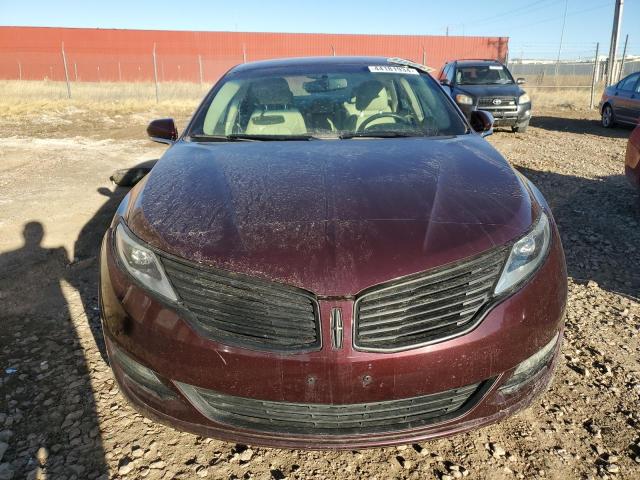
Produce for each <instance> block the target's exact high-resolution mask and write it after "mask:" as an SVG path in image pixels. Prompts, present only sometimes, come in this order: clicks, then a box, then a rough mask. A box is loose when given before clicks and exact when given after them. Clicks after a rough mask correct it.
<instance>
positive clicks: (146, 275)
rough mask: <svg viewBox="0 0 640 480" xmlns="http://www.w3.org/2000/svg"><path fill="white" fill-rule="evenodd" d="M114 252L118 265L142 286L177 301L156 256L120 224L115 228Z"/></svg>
mask: <svg viewBox="0 0 640 480" xmlns="http://www.w3.org/2000/svg"><path fill="white" fill-rule="evenodd" d="M116 251H117V254H118V258H119V259H120V263H122V265H123V266H124V267H125V268H126V269H127V272H129V273H130V274H131V275H132V276H133V277H134V278H135V279H136V280H138V281H139V282H140V283H141V284H142V285H144V286H145V287H147V288H148V289H149V290H151V291H153V292H156V293H159V294H160V295H162V296H163V297H166V298H168V299H169V300H173V301H177V300H178V297H177V295H176V293H175V292H174V291H173V287H172V286H171V283H169V279H167V275H166V274H165V273H164V268H162V265H161V264H160V260H158V257H156V254H155V253H153V252H152V251H151V250H149V249H148V248H146V247H144V246H143V245H141V243H140V241H139V240H137V239H135V238H134V237H133V234H131V233H130V232H129V231H128V229H127V228H126V227H125V226H124V225H123V224H122V223H120V224H119V225H118V226H117V227H116Z"/></svg>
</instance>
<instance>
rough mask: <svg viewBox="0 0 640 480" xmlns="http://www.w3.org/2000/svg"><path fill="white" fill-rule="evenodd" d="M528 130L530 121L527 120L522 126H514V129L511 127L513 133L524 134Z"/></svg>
mask: <svg viewBox="0 0 640 480" xmlns="http://www.w3.org/2000/svg"><path fill="white" fill-rule="evenodd" d="M527 128H529V120H527V121H526V122H525V123H521V124H520V125H514V126H513V127H511V131H512V132H513V133H524V132H526V131H527Z"/></svg>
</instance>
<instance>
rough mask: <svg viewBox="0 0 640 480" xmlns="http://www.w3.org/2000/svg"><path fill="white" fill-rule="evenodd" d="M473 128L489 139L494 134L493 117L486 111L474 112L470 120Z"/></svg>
mask: <svg viewBox="0 0 640 480" xmlns="http://www.w3.org/2000/svg"><path fill="white" fill-rule="evenodd" d="M469 122H470V123H471V128H473V130H474V131H476V132H478V133H479V134H480V135H482V136H483V137H487V136H489V135H491V134H492V133H493V122H494V119H493V115H491V114H490V113H489V112H486V111H484V110H473V111H472V112H471V118H470V119H469Z"/></svg>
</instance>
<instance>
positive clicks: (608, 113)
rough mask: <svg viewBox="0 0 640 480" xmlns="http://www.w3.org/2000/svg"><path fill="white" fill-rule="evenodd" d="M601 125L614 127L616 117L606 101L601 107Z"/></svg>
mask: <svg viewBox="0 0 640 480" xmlns="http://www.w3.org/2000/svg"><path fill="white" fill-rule="evenodd" d="M601 120H602V126H603V127H604V128H611V127H614V126H615V124H616V119H615V117H614V115H613V108H611V105H609V104H608V103H607V104H606V105H605V106H604V107H602V117H601Z"/></svg>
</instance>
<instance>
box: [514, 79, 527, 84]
mask: <svg viewBox="0 0 640 480" xmlns="http://www.w3.org/2000/svg"><path fill="white" fill-rule="evenodd" d="M516 83H517V84H518V85H524V84H525V83H527V80H526V79H524V78H522V77H520V78H518V79H516Z"/></svg>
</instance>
